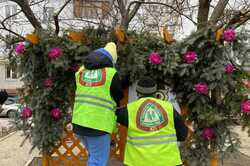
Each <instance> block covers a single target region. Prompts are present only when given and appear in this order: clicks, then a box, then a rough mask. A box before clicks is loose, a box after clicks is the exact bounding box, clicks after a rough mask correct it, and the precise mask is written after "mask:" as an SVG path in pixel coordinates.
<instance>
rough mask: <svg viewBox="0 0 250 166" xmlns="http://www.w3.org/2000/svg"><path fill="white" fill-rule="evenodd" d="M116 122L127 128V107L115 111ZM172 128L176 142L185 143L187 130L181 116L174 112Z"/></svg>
mask: <svg viewBox="0 0 250 166" xmlns="http://www.w3.org/2000/svg"><path fill="white" fill-rule="evenodd" d="M116 116H117V122H118V123H120V124H121V125H123V126H125V127H128V123H129V122H128V109H127V107H121V108H118V109H117V111H116ZM174 127H175V130H176V137H177V141H185V139H186V137H187V135H188V128H187V126H186V125H185V124H184V121H183V120H182V118H181V115H180V114H179V113H178V112H177V111H175V110H174Z"/></svg>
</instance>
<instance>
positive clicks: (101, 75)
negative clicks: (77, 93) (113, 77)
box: [79, 69, 106, 86]
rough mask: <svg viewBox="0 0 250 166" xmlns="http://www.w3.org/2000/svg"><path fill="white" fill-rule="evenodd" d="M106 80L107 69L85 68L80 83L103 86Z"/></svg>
mask: <svg viewBox="0 0 250 166" xmlns="http://www.w3.org/2000/svg"><path fill="white" fill-rule="evenodd" d="M105 81H106V70H105V69H99V70H85V71H82V72H80V80H79V82H80V84H81V85H85V86H101V85H104V83H105Z"/></svg>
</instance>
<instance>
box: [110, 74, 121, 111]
mask: <svg viewBox="0 0 250 166" xmlns="http://www.w3.org/2000/svg"><path fill="white" fill-rule="evenodd" d="M110 94H111V97H112V98H113V99H114V100H115V102H116V104H117V107H119V106H120V100H121V99H122V98H123V90H122V84H121V80H120V78H119V76H118V73H115V75H114V77H113V79H112V82H111V87H110Z"/></svg>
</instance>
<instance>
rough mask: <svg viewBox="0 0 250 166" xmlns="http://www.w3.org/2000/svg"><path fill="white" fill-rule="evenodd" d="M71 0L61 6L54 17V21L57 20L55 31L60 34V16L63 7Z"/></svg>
mask: <svg viewBox="0 0 250 166" xmlns="http://www.w3.org/2000/svg"><path fill="white" fill-rule="evenodd" d="M70 1H71V0H67V1H66V2H65V3H64V4H63V5H62V7H61V8H60V10H59V11H58V12H57V13H56V14H55V15H54V16H53V17H54V21H55V27H56V30H55V33H56V34H58V33H59V31H60V26H59V20H58V16H59V15H60V13H61V12H62V11H63V9H64V8H65V7H66V6H67V5H68V4H69V3H70Z"/></svg>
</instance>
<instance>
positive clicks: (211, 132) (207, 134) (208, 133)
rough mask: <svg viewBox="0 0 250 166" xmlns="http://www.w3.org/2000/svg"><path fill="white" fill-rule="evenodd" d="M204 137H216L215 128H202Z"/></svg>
mask: <svg viewBox="0 0 250 166" xmlns="http://www.w3.org/2000/svg"><path fill="white" fill-rule="evenodd" d="M201 136H202V138H203V139H205V140H211V139H213V138H214V137H215V131H214V129H213V128H210V127H207V128H204V129H203V130H202V134H201Z"/></svg>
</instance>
